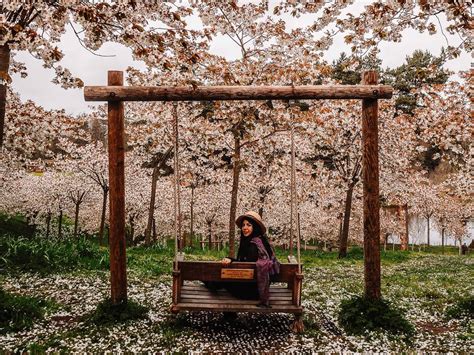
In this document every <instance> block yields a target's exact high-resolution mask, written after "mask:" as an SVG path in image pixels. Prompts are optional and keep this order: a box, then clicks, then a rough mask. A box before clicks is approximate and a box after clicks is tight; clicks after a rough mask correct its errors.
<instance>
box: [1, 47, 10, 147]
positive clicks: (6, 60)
mask: <svg viewBox="0 0 474 355" xmlns="http://www.w3.org/2000/svg"><path fill="white" fill-rule="evenodd" d="M9 68H10V47H9V46H8V44H4V45H3V46H0V83H1V84H0V149H1V148H2V146H3V137H4V134H5V108H6V105H7V80H6V78H7V77H8V69H9ZM2 77H3V78H4V79H3V81H2Z"/></svg>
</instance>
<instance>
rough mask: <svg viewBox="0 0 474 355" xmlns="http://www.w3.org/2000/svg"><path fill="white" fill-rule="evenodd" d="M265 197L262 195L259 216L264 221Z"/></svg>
mask: <svg viewBox="0 0 474 355" xmlns="http://www.w3.org/2000/svg"><path fill="white" fill-rule="evenodd" d="M265 197H266V195H264V194H262V193H261V194H260V207H259V208H258V214H259V215H260V218H262V219H263V206H264V205H265Z"/></svg>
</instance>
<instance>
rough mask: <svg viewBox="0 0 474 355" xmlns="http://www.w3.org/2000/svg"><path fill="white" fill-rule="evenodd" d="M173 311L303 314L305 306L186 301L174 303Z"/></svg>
mask: <svg viewBox="0 0 474 355" xmlns="http://www.w3.org/2000/svg"><path fill="white" fill-rule="evenodd" d="M173 311H175V312H179V311H194V312H196V311H213V312H252V313H295V314H302V313H303V308H302V307H299V306H294V305H272V308H260V307H257V306H256V305H252V304H213V303H184V302H180V303H178V304H176V305H173Z"/></svg>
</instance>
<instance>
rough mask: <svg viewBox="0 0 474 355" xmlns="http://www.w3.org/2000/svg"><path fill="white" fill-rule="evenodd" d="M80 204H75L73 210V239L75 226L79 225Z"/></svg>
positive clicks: (75, 231) (75, 233) (75, 235)
mask: <svg viewBox="0 0 474 355" xmlns="http://www.w3.org/2000/svg"><path fill="white" fill-rule="evenodd" d="M80 205H81V203H80V202H76V203H75V210H74V238H76V237H77V226H78V224H79V207H80Z"/></svg>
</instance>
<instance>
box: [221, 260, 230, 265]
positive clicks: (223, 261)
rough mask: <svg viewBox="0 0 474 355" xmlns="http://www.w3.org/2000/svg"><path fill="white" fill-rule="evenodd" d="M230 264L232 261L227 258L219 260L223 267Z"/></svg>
mask: <svg viewBox="0 0 474 355" xmlns="http://www.w3.org/2000/svg"><path fill="white" fill-rule="evenodd" d="M231 262H232V259H229V258H224V259H222V260H221V264H222V265H224V266H227V265H230V263H231Z"/></svg>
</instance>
